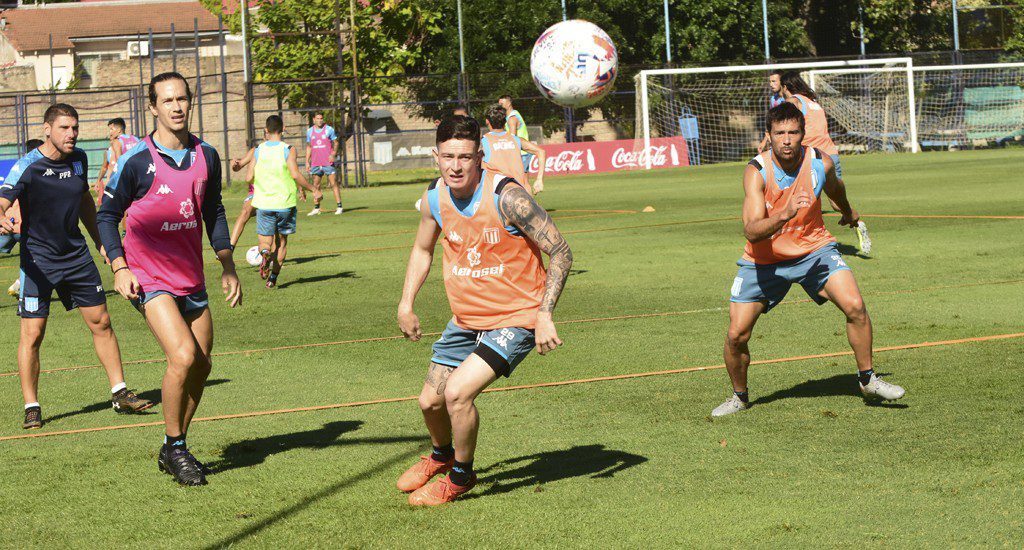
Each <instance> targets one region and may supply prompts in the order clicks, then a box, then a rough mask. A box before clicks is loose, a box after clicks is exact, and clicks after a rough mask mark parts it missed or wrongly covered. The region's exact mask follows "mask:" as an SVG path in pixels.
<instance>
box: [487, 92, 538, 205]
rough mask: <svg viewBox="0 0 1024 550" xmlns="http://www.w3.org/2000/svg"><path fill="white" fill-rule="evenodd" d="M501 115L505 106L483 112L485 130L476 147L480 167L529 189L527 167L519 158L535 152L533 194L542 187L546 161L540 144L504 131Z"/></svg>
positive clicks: (497, 106)
mask: <svg viewBox="0 0 1024 550" xmlns="http://www.w3.org/2000/svg"><path fill="white" fill-rule="evenodd" d="M505 117H506V115H505V109H503V108H502V107H501V105H492V106H490V107H488V108H487V111H486V112H485V113H484V122H486V124H487V130H488V132H487V133H486V134H484V137H483V138H482V139H481V140H480V147H481V149H483V152H484V156H483V167H484V169H485V170H494V171H497V172H500V173H502V174H505V175H506V176H509V177H511V178H513V179H515V180H516V181H518V182H520V183H522V184H523V185H524V186H527V189H529V187H528V185H529V183H530V181H529V178H528V177H527V174H528V171H527V170H528V169H529V166H528V165H524V164H523V161H522V159H523V155H524V154H533V155H537V160H538V162H539V165H538V168H537V179H536V181H534V182H533V194H534V195H536V194H537V193H540V192H541V191H543V190H544V169H545V166H544V165H545V164H546V163H547V158H548V156H547V153H545V152H544V149H543V148H542V147H541V146H540V145H537V144H536V143H533V142H532V141H530V140H526V139H522V138H520V137H519V136H516V135H512V134H510V133H509V132H507V131H505V130H504V127H505ZM499 128H501V129H500V130H499ZM524 151H525V153H524Z"/></svg>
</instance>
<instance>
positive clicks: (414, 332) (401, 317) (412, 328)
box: [398, 310, 423, 342]
mask: <svg viewBox="0 0 1024 550" xmlns="http://www.w3.org/2000/svg"><path fill="white" fill-rule="evenodd" d="M398 328H400V329H402V334H404V335H405V337H406V338H408V339H410V340H412V341H413V342H418V341H419V340H420V338H422V337H423V332H421V331H420V318H419V317H417V316H416V314H415V313H413V312H412V310H408V311H401V310H399V312H398Z"/></svg>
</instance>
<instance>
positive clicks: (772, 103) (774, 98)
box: [768, 69, 786, 109]
mask: <svg viewBox="0 0 1024 550" xmlns="http://www.w3.org/2000/svg"><path fill="white" fill-rule="evenodd" d="M768 89H770V90H771V92H772V93H771V95H770V96H768V108H769V109H771V108H772V107H778V106H779V105H782V102H784V101H786V98H785V97H783V96H782V70H781V69H775V70H773V71H772V72H770V73H768Z"/></svg>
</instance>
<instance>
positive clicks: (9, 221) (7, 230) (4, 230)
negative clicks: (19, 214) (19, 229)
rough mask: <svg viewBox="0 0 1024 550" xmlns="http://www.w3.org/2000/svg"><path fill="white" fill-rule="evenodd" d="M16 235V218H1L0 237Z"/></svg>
mask: <svg viewBox="0 0 1024 550" xmlns="http://www.w3.org/2000/svg"><path fill="white" fill-rule="evenodd" d="M11 233H14V218H0V235H10V234H11Z"/></svg>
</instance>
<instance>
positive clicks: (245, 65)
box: [238, 0, 249, 83]
mask: <svg viewBox="0 0 1024 550" xmlns="http://www.w3.org/2000/svg"><path fill="white" fill-rule="evenodd" d="M246 2H248V0H239V2H238V4H239V6H240V8H241V10H242V75H243V76H242V78H243V81H244V82H246V83H248V82H249V31H248V29H249V21H248V19H249V18H248V17H247V15H248V12H249V6H247V5H246Z"/></svg>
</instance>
